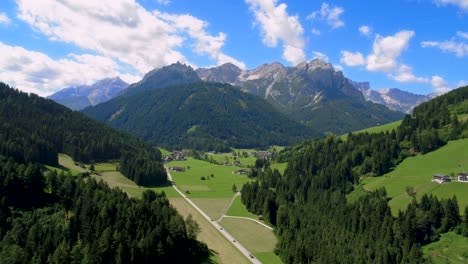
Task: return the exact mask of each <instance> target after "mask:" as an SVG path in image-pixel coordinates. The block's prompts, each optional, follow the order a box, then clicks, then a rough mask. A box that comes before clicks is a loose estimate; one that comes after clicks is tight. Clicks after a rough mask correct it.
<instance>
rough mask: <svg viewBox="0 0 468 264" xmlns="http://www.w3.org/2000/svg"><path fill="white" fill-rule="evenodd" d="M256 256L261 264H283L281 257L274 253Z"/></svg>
mask: <svg viewBox="0 0 468 264" xmlns="http://www.w3.org/2000/svg"><path fill="white" fill-rule="evenodd" d="M255 256H256V257H257V259H258V260H260V262H262V263H265V264H282V263H283V262H282V261H281V259H280V257H279V256H277V255H276V254H275V253H273V252H257V253H255Z"/></svg>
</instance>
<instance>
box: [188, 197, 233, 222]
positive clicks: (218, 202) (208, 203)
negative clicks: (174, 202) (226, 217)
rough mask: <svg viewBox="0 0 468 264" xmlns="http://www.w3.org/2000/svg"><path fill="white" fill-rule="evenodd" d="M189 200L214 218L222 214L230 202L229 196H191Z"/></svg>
mask: <svg viewBox="0 0 468 264" xmlns="http://www.w3.org/2000/svg"><path fill="white" fill-rule="evenodd" d="M191 200H192V202H194V203H195V204H196V205H197V206H198V207H200V209H202V210H203V212H205V213H206V214H207V215H208V216H209V217H211V219H214V220H217V219H219V218H220V217H221V216H222V215H223V213H224V211H225V210H226V209H227V207H228V206H229V203H230V202H231V198H193V199H191Z"/></svg>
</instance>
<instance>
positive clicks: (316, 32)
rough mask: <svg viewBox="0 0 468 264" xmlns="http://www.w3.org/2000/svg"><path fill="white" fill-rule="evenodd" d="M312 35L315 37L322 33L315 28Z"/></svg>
mask: <svg viewBox="0 0 468 264" xmlns="http://www.w3.org/2000/svg"><path fill="white" fill-rule="evenodd" d="M310 33H312V34H314V35H317V36H319V35H320V34H321V33H320V30H318V29H316V28H313V29H312V30H311V31H310Z"/></svg>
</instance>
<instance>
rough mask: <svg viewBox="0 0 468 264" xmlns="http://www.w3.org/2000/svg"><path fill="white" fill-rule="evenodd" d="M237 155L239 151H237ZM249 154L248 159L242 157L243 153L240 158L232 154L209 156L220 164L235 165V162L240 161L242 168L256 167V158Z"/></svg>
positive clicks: (209, 154) (210, 154)
mask: <svg viewBox="0 0 468 264" xmlns="http://www.w3.org/2000/svg"><path fill="white" fill-rule="evenodd" d="M236 153H237V151H236ZM248 153H249V155H248V156H246V157H244V156H242V152H241V155H240V156H234V155H233V153H232V152H230V153H216V154H212V153H207V155H208V158H209V159H213V160H214V161H216V162H217V163H219V164H222V163H226V162H228V163H231V164H233V163H234V161H236V160H238V161H239V162H240V164H241V166H242V167H248V166H254V165H255V160H256V158H255V157H254V156H252V155H250V152H248Z"/></svg>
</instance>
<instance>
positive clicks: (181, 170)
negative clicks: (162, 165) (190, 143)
mask: <svg viewBox="0 0 468 264" xmlns="http://www.w3.org/2000/svg"><path fill="white" fill-rule="evenodd" d="M170 169H171V170H172V171H178V172H184V171H185V168H182V167H177V166H173V167H171V168H170Z"/></svg>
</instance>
